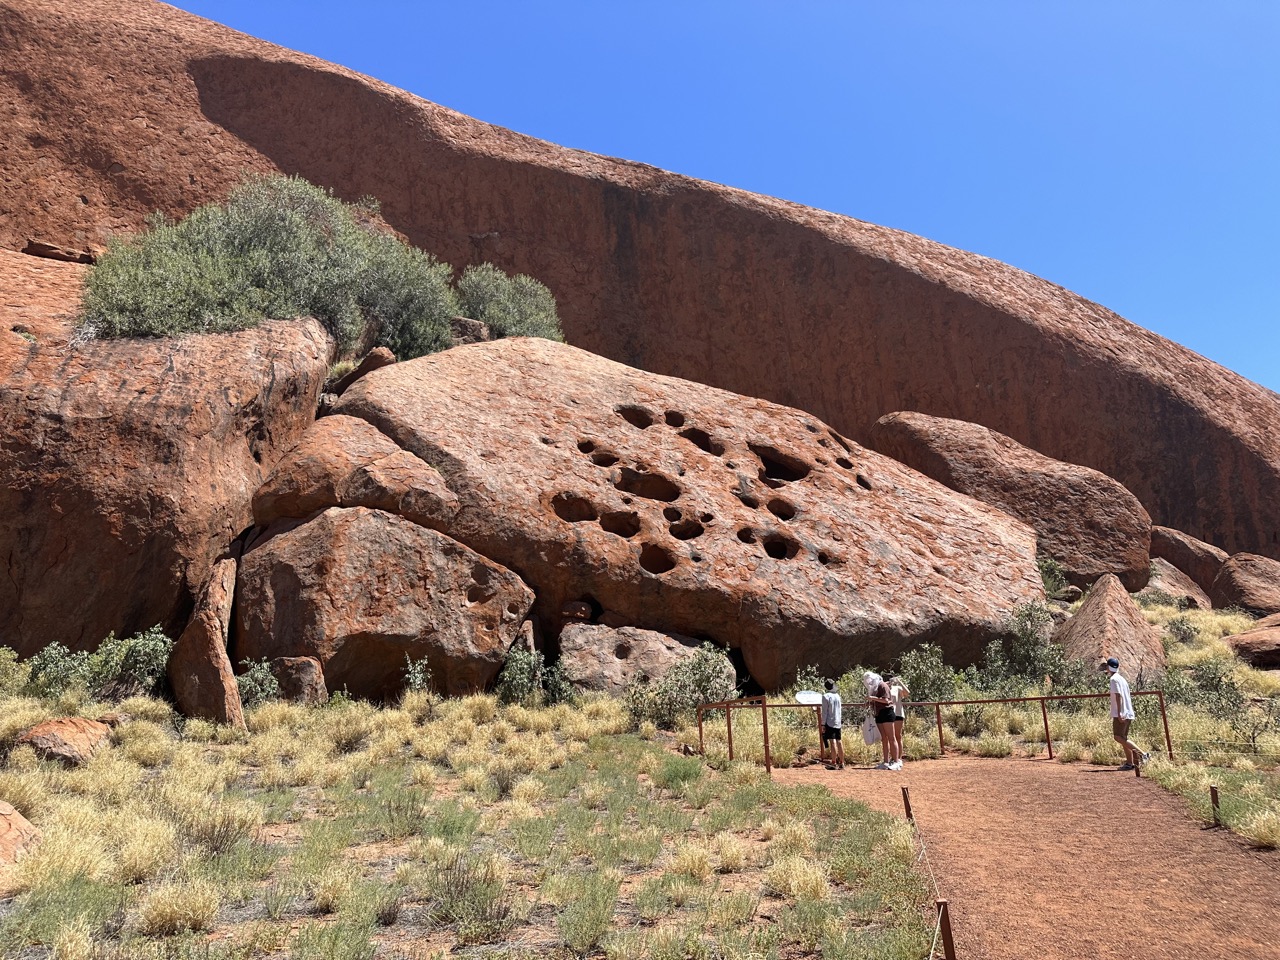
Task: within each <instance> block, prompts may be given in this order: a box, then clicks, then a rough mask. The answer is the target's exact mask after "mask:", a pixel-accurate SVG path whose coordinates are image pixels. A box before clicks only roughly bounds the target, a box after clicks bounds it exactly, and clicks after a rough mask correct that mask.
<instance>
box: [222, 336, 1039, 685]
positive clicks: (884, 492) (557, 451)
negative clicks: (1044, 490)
mask: <svg viewBox="0 0 1280 960" xmlns="http://www.w3.org/2000/svg"><path fill="white" fill-rule="evenodd" d="M336 412H337V413H338V414H339V415H343V416H346V417H351V418H359V419H362V420H365V421H367V422H368V423H370V424H372V425H373V426H375V427H377V428H378V430H379V431H380V432H381V433H382V434H384V435H385V436H386V437H389V438H391V439H392V440H393V441H395V443H397V444H398V445H399V446H400V447H402V448H403V449H404V450H406V451H408V452H409V453H411V454H413V455H415V456H416V457H418V458H420V459H421V460H424V461H428V462H430V463H432V464H434V465H435V468H436V470H438V471H439V474H440V476H441V477H442V478H443V480H444V482H445V484H447V486H448V488H449V490H450V491H451V492H452V494H453V495H454V496H456V498H457V510H456V514H455V515H454V516H453V517H452V519H451V520H450V521H449V522H448V523H447V524H446V525H445V526H444V527H443V528H442V529H443V530H444V532H445V533H446V534H447V535H448V536H450V537H452V538H454V539H456V540H458V541H461V542H462V543H465V544H467V545H468V546H469V547H471V548H473V549H474V550H476V551H477V552H478V553H480V554H482V555H484V556H485V557H488V558H489V559H491V560H493V561H495V562H497V563H500V564H502V565H503V566H505V567H508V568H510V569H511V570H513V571H515V572H516V573H518V574H519V575H520V576H521V577H523V578H524V580H525V582H527V583H528V584H529V585H530V586H532V587H533V588H534V591H535V592H536V594H537V597H538V600H537V606H536V610H537V612H538V615H539V618H540V620H541V623H542V625H543V627H544V628H545V629H546V630H547V631H548V633H549V634H550V635H551V636H552V637H554V636H555V635H556V634H558V632H559V629H560V627H561V625H562V623H563V611H564V610H566V608H567V606H566V605H568V604H572V603H573V602H574V601H578V602H580V605H582V608H583V609H584V610H585V611H586V612H588V613H590V612H592V611H594V612H595V613H596V614H597V615H598V616H599V617H600V618H601V619H602V620H605V619H607V622H609V623H611V624H628V625H631V626H636V627H641V628H645V629H652V630H658V631H662V632H665V633H680V634H684V635H687V636H692V637H696V638H711V639H714V640H715V641H717V642H718V643H720V644H722V645H725V646H730V647H734V648H740V649H741V651H742V655H743V657H744V659H745V664H746V667H747V669H748V671H749V672H750V674H751V675H752V677H754V678H755V680H757V681H758V682H760V683H761V684H763V685H764V686H766V687H770V688H772V687H776V686H778V685H780V684H781V683H784V682H785V681H786V680H787V679H789V678H790V677H791V676H793V675H794V673H795V671H796V670H797V669H798V668H799V667H802V666H804V665H807V664H811V663H812V664H817V665H818V666H819V667H820V668H821V669H824V670H840V669H847V668H848V667H851V666H853V665H854V664H857V663H868V662H875V663H885V662H888V660H889V659H890V658H891V657H893V656H894V655H896V654H898V653H901V652H902V651H903V650H904V649H906V648H907V647H908V646H910V645H912V644H913V643H918V642H923V641H926V640H934V641H937V642H940V643H942V644H943V645H944V647H945V648H946V649H947V650H948V652H949V653H950V655H951V656H952V657H953V658H954V659H956V660H957V661H961V662H965V661H968V660H969V659H971V658H974V657H976V656H977V655H978V654H979V653H980V652H981V650H982V648H983V646H984V645H985V644H986V643H987V642H988V641H989V640H990V639H992V638H993V637H995V636H999V635H1001V634H1002V632H1003V630H1004V629H1005V628H1004V621H1005V617H1006V615H1007V613H1008V611H1009V610H1010V608H1012V607H1013V606H1015V605H1016V604H1018V603H1020V602H1024V601H1027V600H1032V599H1036V598H1042V597H1043V591H1042V589H1041V586H1040V582H1039V577H1038V575H1037V573H1036V569H1035V565H1034V551H1035V538H1034V534H1033V533H1032V531H1031V530H1030V529H1029V528H1027V527H1026V526H1024V525H1023V524H1021V523H1019V522H1018V521H1016V520H1014V519H1013V518H1011V517H1009V516H1007V515H1006V514H1004V513H1001V512H1000V511H997V510H994V509H992V508H990V507H987V506H985V505H983V504H980V503H978V502H977V501H975V500H971V499H970V498H968V497H962V496H959V495H957V494H954V493H952V492H951V491H949V490H947V489H946V488H944V487H942V486H941V485H939V484H936V483H934V482H932V481H930V480H928V479H927V478H924V477H922V476H920V475H919V474H917V473H915V472H914V471H911V470H908V469H906V468H904V467H902V466H900V465H899V464H897V463H895V462H893V461H892V460H889V459H887V458H884V457H881V456H879V455H878V454H875V453H872V452H870V451H867V450H863V449H861V448H859V447H857V446H856V445H854V444H851V443H849V442H848V441H846V440H845V439H844V438H843V437H841V436H840V435H839V434H837V433H834V432H833V431H831V430H830V429H829V428H828V427H826V426H824V425H823V424H821V423H820V422H819V421H817V420H816V419H815V418H813V417H811V416H809V415H807V414H804V413H802V412H801V411H798V410H791V409H787V408H784V407H778V406H776V405H774V404H771V403H768V402H766V401H762V400H753V399H749V398H746V397H739V396H735V395H733V394H728V393H725V392H723V391H720V390H715V389H712V388H709V387H704V386H701V385H699V384H694V383H688V382H685V381H680V380H674V379H671V378H667V377H658V376H654V375H652V374H646V373H643V372H641V371H638V370H634V369H631V368H629V367H624V366H622V365H620V364H616V363H613V362H611V361H608V360H605V359H603V358H600V357H597V356H594V355H592V354H588V353H585V352H584V351H581V350H577V349H575V348H573V347H568V346H564V345H561V344H555V343H551V342H549V341H543V340H502V341H498V342H496V343H489V344H476V345H473V346H465V347H457V348H455V349H453V350H450V351H448V352H446V353H442V354H437V355H435V356H431V357H424V358H421V359H419V360H414V361H410V362H408V363H399V364H396V365H395V366H393V367H387V368H385V369H382V370H378V371H375V372H374V373H371V374H369V375H368V376H367V377H365V378H363V379H362V380H360V381H359V382H358V383H356V384H355V385H354V386H352V387H351V388H350V389H349V390H348V391H347V392H346V393H345V394H343V396H342V398H341V400H340V401H339V403H338V405H337V408H336ZM322 429H325V422H324V421H323V420H322V421H320V422H319V423H317V425H316V427H314V428H313V431H312V432H313V433H314V432H316V431H319V430H322ZM300 446H301V447H302V448H310V447H312V446H313V443H312V440H311V438H310V436H309V437H307V438H304V440H303V441H302V444H301V445H300ZM290 459H291V458H286V462H288V461H289V460H290ZM329 459H332V460H334V461H335V462H336V461H337V460H339V459H340V458H339V457H337V456H334V457H332V458H329ZM283 475H284V471H282V472H281V476H283ZM311 525H312V524H305V525H304V527H303V529H305V528H306V527H308V526H311ZM270 548H271V544H268V545H267V546H266V547H264V548H261V549H264V550H266V549H270ZM258 549H259V548H254V549H251V551H250V553H248V554H247V555H246V557H245V561H244V567H245V570H246V571H248V569H249V566H250V564H251V559H252V558H253V557H254V555H255V554H256V553H257V552H258ZM246 578H247V577H246V575H242V578H241V580H242V588H243V584H244V583H245V580H246ZM260 579H265V575H262V576H261V577H260ZM241 609H242V610H248V609H250V607H249V606H248V605H245V606H242V607H241ZM568 609H573V607H571V606H570V607H568ZM252 655H254V656H257V655H259V654H257V653H254V654H252ZM325 669H326V675H328V674H329V669H330V668H329V667H328V666H326V668H325ZM329 679H330V687H331V688H332V686H333V683H334V681H333V678H332V676H330V678H329Z"/></svg>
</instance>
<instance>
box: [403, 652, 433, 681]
mask: <svg viewBox="0 0 1280 960" xmlns="http://www.w3.org/2000/svg"><path fill="white" fill-rule="evenodd" d="M404 687H405V689H406V690H430V689H431V687H432V676H431V667H430V666H429V665H428V664H427V658H426V657H423V658H422V659H421V660H414V659H412V658H410V656H409V655H408V654H407V653H406V654H405V655H404Z"/></svg>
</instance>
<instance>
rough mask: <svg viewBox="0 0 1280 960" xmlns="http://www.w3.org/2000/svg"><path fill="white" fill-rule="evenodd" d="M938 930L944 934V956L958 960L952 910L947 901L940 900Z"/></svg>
mask: <svg viewBox="0 0 1280 960" xmlns="http://www.w3.org/2000/svg"><path fill="white" fill-rule="evenodd" d="M937 905H938V930H939V932H940V933H941V934H942V955H943V957H945V958H946V960H956V942H955V939H954V938H953V937H952V936H951V910H950V908H949V906H948V904H947V901H945V900H938V901H937Z"/></svg>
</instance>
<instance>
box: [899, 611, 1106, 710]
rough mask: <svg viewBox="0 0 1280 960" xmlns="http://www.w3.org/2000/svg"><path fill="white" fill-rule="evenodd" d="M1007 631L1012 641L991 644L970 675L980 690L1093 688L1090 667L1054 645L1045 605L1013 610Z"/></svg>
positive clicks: (1067, 690) (1013, 691) (1058, 645)
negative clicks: (979, 667)
mask: <svg viewBox="0 0 1280 960" xmlns="http://www.w3.org/2000/svg"><path fill="white" fill-rule="evenodd" d="M1006 629H1007V630H1008V631H1009V639H1008V640H1007V641H1005V642H1003V643H1002V642H1000V641H998V640H996V641H992V642H991V643H989V644H988V645H987V649H986V650H985V651H984V653H983V657H982V666H981V669H980V670H978V671H976V672H971V673H970V679H971V680H972V682H973V684H974V685H975V686H977V687H978V688H980V689H982V690H986V691H988V692H991V693H1010V694H1016V693H1018V692H1021V691H1022V690H1023V689H1025V688H1026V687H1028V686H1035V687H1042V686H1044V684H1045V682H1046V680H1047V681H1048V684H1049V686H1050V687H1052V689H1053V690H1054V692H1056V693H1067V692H1072V691H1084V690H1088V689H1090V688H1091V687H1092V686H1093V684H1091V682H1090V680H1091V677H1092V672H1091V671H1090V668H1089V666H1088V665H1087V664H1085V663H1084V662H1083V661H1081V660H1072V659H1070V658H1068V657H1067V653H1066V650H1065V649H1063V647H1062V645H1061V644H1058V643H1054V642H1053V639H1052V636H1053V616H1052V615H1051V614H1050V612H1049V608H1048V607H1046V606H1045V605H1044V604H1043V603H1035V602H1033V603H1023V604H1019V605H1018V606H1016V607H1014V609H1013V611H1012V612H1011V613H1010V614H1009V618H1008V621H1007V622H1006ZM912 692H913V693H914V692H915V691H914V690H913V691H912Z"/></svg>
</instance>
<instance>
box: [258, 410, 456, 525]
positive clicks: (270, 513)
mask: <svg viewBox="0 0 1280 960" xmlns="http://www.w3.org/2000/svg"><path fill="white" fill-rule="evenodd" d="M329 507H369V508H370V509H373V510H386V511H388V512H390V513H396V514H399V515H400V516H402V517H404V518H405V519H407V520H411V521H412V522H414V523H416V524H419V525H421V526H424V527H429V528H431V529H432V530H444V529H446V528H447V527H448V526H449V523H450V521H451V520H452V519H453V515H454V513H456V512H457V509H458V498H457V497H456V496H454V495H453V492H452V491H450V490H449V488H448V486H446V485H445V482H444V480H443V479H442V478H441V477H440V474H439V473H438V472H437V471H436V469H435V468H434V467H432V466H430V465H429V464H427V463H424V462H423V461H422V460H420V459H418V458H417V457H415V456H414V455H413V454H412V453H409V452H408V451H406V450H402V449H401V448H400V447H398V446H396V444H395V443H394V442H392V441H391V440H390V439H388V438H387V437H386V436H384V435H383V434H381V433H379V432H378V430H377V429H376V428H375V427H373V426H371V425H370V424H368V423H367V422H365V421H364V420H357V419H356V418H354V417H343V416H329V417H323V418H321V419H320V420H318V421H316V423H315V424H314V425H313V426H312V427H311V428H310V429H308V430H307V432H306V433H305V434H303V436H302V437H301V439H300V440H299V441H298V443H297V444H296V445H295V446H294V447H293V448H292V449H290V450H289V451H288V452H286V453H285V454H284V456H283V457H281V458H280V461H279V463H277V464H276V466H275V469H274V470H272V471H271V474H270V475H269V476H268V477H267V479H266V480H265V481H264V482H263V484H262V486H261V487H259V488H258V491H257V492H256V493H255V494H254V495H253V519H254V522H255V523H256V524H258V525H259V526H260V527H267V526H270V525H271V524H272V523H274V522H275V521H276V520H280V519H283V518H287V517H295V518H298V519H302V518H304V517H309V516H310V515H311V514H313V513H315V512H316V511H317V510H325V509H328V508H329Z"/></svg>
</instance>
